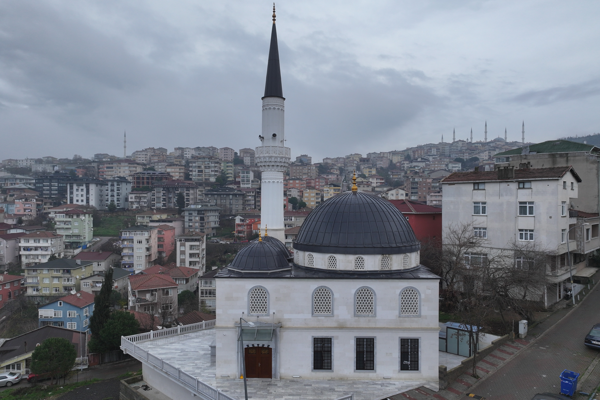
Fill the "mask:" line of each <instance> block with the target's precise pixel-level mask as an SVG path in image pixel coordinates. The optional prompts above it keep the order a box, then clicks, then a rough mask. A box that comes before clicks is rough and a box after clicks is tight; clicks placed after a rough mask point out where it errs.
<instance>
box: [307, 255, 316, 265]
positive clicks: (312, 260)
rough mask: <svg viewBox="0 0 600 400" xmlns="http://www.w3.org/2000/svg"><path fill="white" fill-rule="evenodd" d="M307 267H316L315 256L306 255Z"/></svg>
mask: <svg viewBox="0 0 600 400" xmlns="http://www.w3.org/2000/svg"><path fill="white" fill-rule="evenodd" d="M306 266H307V267H314V266H315V256H313V255H312V254H310V253H309V254H307V255H306Z"/></svg>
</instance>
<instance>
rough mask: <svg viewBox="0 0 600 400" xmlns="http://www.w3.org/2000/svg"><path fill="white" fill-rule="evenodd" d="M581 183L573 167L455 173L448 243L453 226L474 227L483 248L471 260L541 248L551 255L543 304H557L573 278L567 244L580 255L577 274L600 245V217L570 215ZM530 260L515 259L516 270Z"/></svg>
mask: <svg viewBox="0 0 600 400" xmlns="http://www.w3.org/2000/svg"><path fill="white" fill-rule="evenodd" d="M579 183H581V179H580V177H579V176H578V175H577V173H576V172H575V170H573V168H572V167H556V168H524V169H513V168H503V169H500V170H497V171H471V172H455V173H453V174H451V175H449V176H448V177H446V178H444V180H443V181H442V185H443V186H442V188H443V198H442V208H443V215H444V218H443V222H442V232H443V233H442V235H443V237H444V238H446V235H447V233H448V232H449V230H451V229H452V228H453V227H459V226H461V225H463V224H469V225H471V226H472V229H473V236H476V237H478V238H481V239H483V246H482V247H481V249H479V250H477V254H475V253H473V254H467V255H466V256H465V257H466V258H467V259H470V258H472V257H484V258H485V257H490V256H493V255H497V254H498V252H501V251H504V252H507V251H511V249H514V248H515V246H519V245H521V246H522V245H533V244H535V248H536V249H537V250H539V251H544V252H547V253H548V254H550V255H551V256H550V258H549V260H550V261H549V262H548V265H547V272H546V276H547V282H548V285H547V286H546V288H545V291H544V294H543V297H544V298H542V299H540V300H542V301H543V302H544V304H545V305H550V304H553V303H555V302H556V301H558V300H560V299H561V298H562V297H563V290H564V284H565V283H566V281H567V280H568V278H569V266H568V265H569V262H568V257H567V256H566V253H567V241H568V246H569V250H570V252H571V253H574V254H573V255H574V261H573V267H574V270H573V274H576V273H577V272H578V271H581V270H582V269H584V268H585V267H586V260H585V258H586V257H585V254H586V253H589V252H591V251H593V250H595V249H597V248H598V247H599V244H600V239H599V238H598V223H599V218H598V216H597V214H595V215H586V217H588V218H576V217H573V216H570V213H569V209H570V203H571V201H573V200H574V199H577V197H578V186H579ZM582 236H585V237H584V238H583V240H580V239H582V238H581V237H582ZM586 243H587V244H586ZM527 261H528V260H519V259H515V267H516V268H526V263H527Z"/></svg>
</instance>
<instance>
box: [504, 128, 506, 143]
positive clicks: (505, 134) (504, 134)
mask: <svg viewBox="0 0 600 400" xmlns="http://www.w3.org/2000/svg"><path fill="white" fill-rule="evenodd" d="M504 141H505V142H506V128H504Z"/></svg>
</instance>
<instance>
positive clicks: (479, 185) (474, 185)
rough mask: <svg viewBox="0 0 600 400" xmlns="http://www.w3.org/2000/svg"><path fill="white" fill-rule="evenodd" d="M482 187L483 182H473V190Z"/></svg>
mask: <svg viewBox="0 0 600 400" xmlns="http://www.w3.org/2000/svg"><path fill="white" fill-rule="evenodd" d="M483 189H485V183H480V182H477V183H474V184H473V190H483Z"/></svg>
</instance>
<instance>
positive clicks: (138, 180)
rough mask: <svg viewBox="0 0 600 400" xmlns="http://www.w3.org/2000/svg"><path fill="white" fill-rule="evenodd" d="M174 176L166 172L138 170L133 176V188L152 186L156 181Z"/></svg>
mask: <svg viewBox="0 0 600 400" xmlns="http://www.w3.org/2000/svg"><path fill="white" fill-rule="evenodd" d="M170 180H173V177H172V176H171V175H169V174H168V173H166V172H158V171H142V172H136V173H135V174H133V175H132V176H131V181H132V182H133V185H132V186H131V188H132V189H140V188H152V187H153V186H154V183H155V182H159V181H170Z"/></svg>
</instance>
